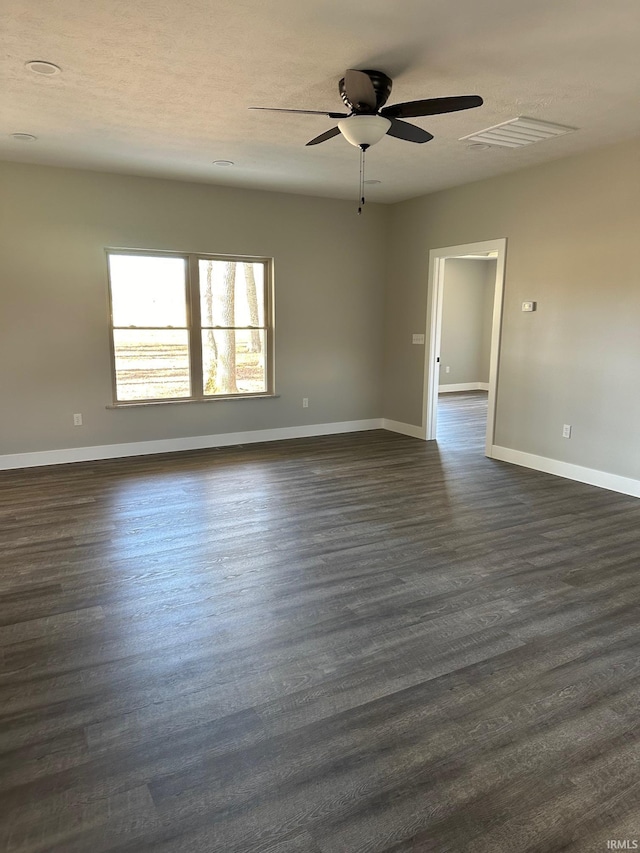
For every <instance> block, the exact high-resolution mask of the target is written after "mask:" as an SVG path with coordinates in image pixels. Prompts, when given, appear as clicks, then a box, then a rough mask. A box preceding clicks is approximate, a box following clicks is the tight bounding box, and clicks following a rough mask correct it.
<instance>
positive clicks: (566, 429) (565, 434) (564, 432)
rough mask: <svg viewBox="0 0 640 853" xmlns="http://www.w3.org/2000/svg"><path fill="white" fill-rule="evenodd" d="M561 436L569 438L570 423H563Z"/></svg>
mask: <svg viewBox="0 0 640 853" xmlns="http://www.w3.org/2000/svg"><path fill="white" fill-rule="evenodd" d="M562 437H563V438H571V424H564V425H563V427H562Z"/></svg>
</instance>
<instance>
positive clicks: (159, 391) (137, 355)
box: [113, 329, 191, 400]
mask: <svg viewBox="0 0 640 853" xmlns="http://www.w3.org/2000/svg"><path fill="white" fill-rule="evenodd" d="M113 342H114V348H115V356H116V389H117V398H118V400H153V399H166V398H172V397H189V396H190V395H191V382H190V378H189V338H188V332H186V331H182V330H175V331H173V330H168V329H152V330H146V329H145V330H141V329H116V330H115V331H114V333H113Z"/></svg>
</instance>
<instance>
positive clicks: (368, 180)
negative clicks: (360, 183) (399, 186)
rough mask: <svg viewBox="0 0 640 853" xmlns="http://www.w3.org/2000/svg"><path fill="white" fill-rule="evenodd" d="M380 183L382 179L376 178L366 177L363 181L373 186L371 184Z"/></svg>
mask: <svg viewBox="0 0 640 853" xmlns="http://www.w3.org/2000/svg"><path fill="white" fill-rule="evenodd" d="M381 183H382V181H379V180H378V179H377V178H368V179H367V180H366V181H365V184H369V185H370V186H373V184H381Z"/></svg>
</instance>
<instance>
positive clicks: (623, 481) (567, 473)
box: [491, 444, 640, 498]
mask: <svg viewBox="0 0 640 853" xmlns="http://www.w3.org/2000/svg"><path fill="white" fill-rule="evenodd" d="M491 458H492V459H499V460H500V461H501V462H511V463H513V464H514V465H522V466H523V467H524V468H533V469H534V470H536V471H544V472H545V473H546V474H555V475H556V476H558V477H565V478H566V479H567V480H577V481H578V482H579V483H588V484H589V485H590V486H598V487H599V488H601V489H609V490H610V491H612V492H620V493H621V494H623V495H631V496H632V497H634V498H640V480H633V479H631V477H621V476H620V475H619V474H608V473H607V472H606V471H597V470H596V469H595V468H584V467H583V466H582V465H573V464H572V463H570V462H560V461H559V460H558V459H549V458H547V457H546V456H536V455H535V454H534V453H523V452H522V451H521V450H512V449H511V448H510V447H500V446H498V445H495V444H494V445H493V447H492V448H491Z"/></svg>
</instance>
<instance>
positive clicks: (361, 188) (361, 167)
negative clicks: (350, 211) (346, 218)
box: [358, 145, 369, 216]
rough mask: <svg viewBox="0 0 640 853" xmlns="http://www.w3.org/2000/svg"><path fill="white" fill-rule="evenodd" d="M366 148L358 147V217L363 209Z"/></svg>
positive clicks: (366, 146) (364, 146)
mask: <svg viewBox="0 0 640 853" xmlns="http://www.w3.org/2000/svg"><path fill="white" fill-rule="evenodd" d="M368 147H369V146H368V145H361V146H360V187H359V192H358V195H359V198H360V204H359V206H358V216H360V215H361V214H362V208H363V207H364V166H365V162H364V155H365V151H366V150H367V148H368Z"/></svg>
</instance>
